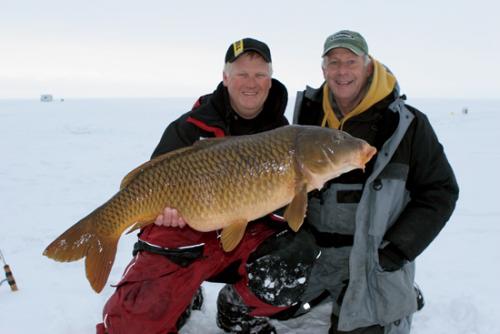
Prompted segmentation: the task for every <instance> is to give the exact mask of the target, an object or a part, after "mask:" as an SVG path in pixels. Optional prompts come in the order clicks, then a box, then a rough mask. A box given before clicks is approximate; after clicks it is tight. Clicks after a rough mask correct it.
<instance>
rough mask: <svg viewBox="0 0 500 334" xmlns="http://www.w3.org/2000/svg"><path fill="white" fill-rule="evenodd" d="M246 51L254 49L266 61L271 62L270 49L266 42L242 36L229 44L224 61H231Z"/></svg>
mask: <svg viewBox="0 0 500 334" xmlns="http://www.w3.org/2000/svg"><path fill="white" fill-rule="evenodd" d="M247 51H255V52H257V53H258V54H260V55H261V56H262V58H264V60H265V61H266V63H270V62H271V51H270V50H269V47H268V46H267V44H266V43H264V42H261V41H258V40H256V39H253V38H243V39H240V40H239V41H236V42H234V43H232V44H231V45H229V48H228V49H227V52H226V63H232V62H233V61H235V60H236V59H237V58H238V57H239V56H241V55H242V54H243V53H245V52H247Z"/></svg>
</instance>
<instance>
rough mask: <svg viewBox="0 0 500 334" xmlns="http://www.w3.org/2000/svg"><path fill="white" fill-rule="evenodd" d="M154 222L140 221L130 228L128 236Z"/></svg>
mask: <svg viewBox="0 0 500 334" xmlns="http://www.w3.org/2000/svg"><path fill="white" fill-rule="evenodd" d="M154 221H155V220H154V219H153V220H144V221H138V222H136V223H135V224H134V225H132V226H131V227H130V228H129V230H128V231H127V233H126V234H130V233H132V232H134V231H135V230H138V229H140V228H143V227H144V226H147V225H149V224H152V223H154Z"/></svg>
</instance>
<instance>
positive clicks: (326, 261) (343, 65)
mask: <svg viewBox="0 0 500 334" xmlns="http://www.w3.org/2000/svg"><path fill="white" fill-rule="evenodd" d="M322 56H323V63H322V70H323V76H324V79H325V82H324V83H323V84H322V85H321V87H320V88H318V89H313V88H311V87H307V89H306V90H305V91H303V92H299V93H298V94H297V101H296V104H295V113H294V123H298V124H305V125H320V126H327V127H330V128H337V129H342V130H344V131H346V132H348V133H350V134H351V135H353V136H356V137H359V138H363V139H365V140H366V141H367V142H369V143H370V144H371V145H373V146H375V147H376V148H377V151H378V154H377V156H375V157H374V158H372V159H371V160H370V162H369V163H368V164H367V166H366V169H365V171H364V173H363V172H361V171H360V170H356V171H351V172H349V173H346V174H343V175H342V176H340V177H338V178H336V179H334V180H332V181H330V182H328V184H326V185H325V186H324V187H323V189H321V190H320V191H317V192H314V193H311V194H310V198H309V203H308V212H307V222H308V226H309V227H310V228H311V229H312V230H313V231H314V233H313V234H314V235H315V237H316V240H317V243H318V244H319V245H320V246H321V247H322V248H321V252H322V255H321V257H320V258H319V259H318V261H316V262H315V264H314V266H313V269H312V272H311V275H310V281H309V285H308V288H307V290H306V292H305V293H304V295H303V296H302V301H303V302H304V303H303V305H304V306H307V305H308V304H307V302H308V301H310V300H314V299H315V298H317V297H318V296H321V295H324V294H325V292H326V294H327V295H329V296H330V300H331V301H332V302H333V312H332V316H331V321H332V323H331V328H330V331H329V332H330V333H352V334H354V333H356V334H358V333H369V334H376V333H381V334H382V333H386V334H387V333H390V334H406V333H409V332H410V327H411V320H412V314H413V313H414V312H415V311H417V309H419V308H421V307H422V306H423V299H422V295H421V294H420V291H419V289H418V288H416V286H415V285H414V278H415V262H414V261H415V258H416V257H417V256H418V255H420V254H421V253H422V252H423V251H424V250H425V249H426V247H427V246H428V245H429V244H430V243H431V242H432V240H433V239H434V238H435V237H436V236H437V235H438V233H439V232H440V230H441V229H442V228H443V226H444V225H445V223H446V221H447V220H448V219H449V218H450V216H451V214H452V212H453V210H454V208H455V203H456V201H457V198H458V185H457V182H456V179H455V176H454V173H453V170H452V168H451V166H450V164H449V163H448V160H447V158H446V155H445V153H444V150H443V147H442V145H441V144H440V143H439V141H438V139H437V137H436V134H435V133H434V131H433V129H432V126H431V124H430V123H429V120H428V119H427V117H426V116H425V115H424V114H423V113H421V112H420V111H418V110H417V109H415V108H413V107H411V106H409V105H407V104H406V103H405V99H406V98H405V97H404V95H403V96H400V92H399V86H398V83H397V80H396V77H395V76H394V74H392V73H391V72H390V71H389V70H388V69H387V67H385V66H384V65H383V64H381V63H380V62H378V61H377V60H376V59H375V58H373V57H372V56H370V55H369V53H368V45H367V43H366V41H365V39H364V38H363V36H361V34H359V33H357V32H354V31H349V30H342V31H339V32H337V33H335V34H333V35H331V36H329V37H328V38H327V39H326V41H325V43H324V48H323V54H322ZM299 313H300V312H299Z"/></svg>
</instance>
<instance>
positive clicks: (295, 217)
mask: <svg viewBox="0 0 500 334" xmlns="http://www.w3.org/2000/svg"><path fill="white" fill-rule="evenodd" d="M306 210H307V185H306V183H304V182H303V183H300V184H299V185H298V186H297V189H296V192H295V197H294V198H293V199H292V202H290V204H288V207H287V208H286V210H285V214H284V218H285V220H286V221H287V222H288V226H290V228H291V229H292V230H294V231H295V232H297V231H298V230H299V228H300V227H301V226H302V223H303V222H304V216H305V215H306Z"/></svg>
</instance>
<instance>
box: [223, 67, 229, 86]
mask: <svg viewBox="0 0 500 334" xmlns="http://www.w3.org/2000/svg"><path fill="white" fill-rule="evenodd" d="M228 80H229V79H228V76H227V74H226V72H225V71H222V84H223V85H224V87H227V81H228Z"/></svg>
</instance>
